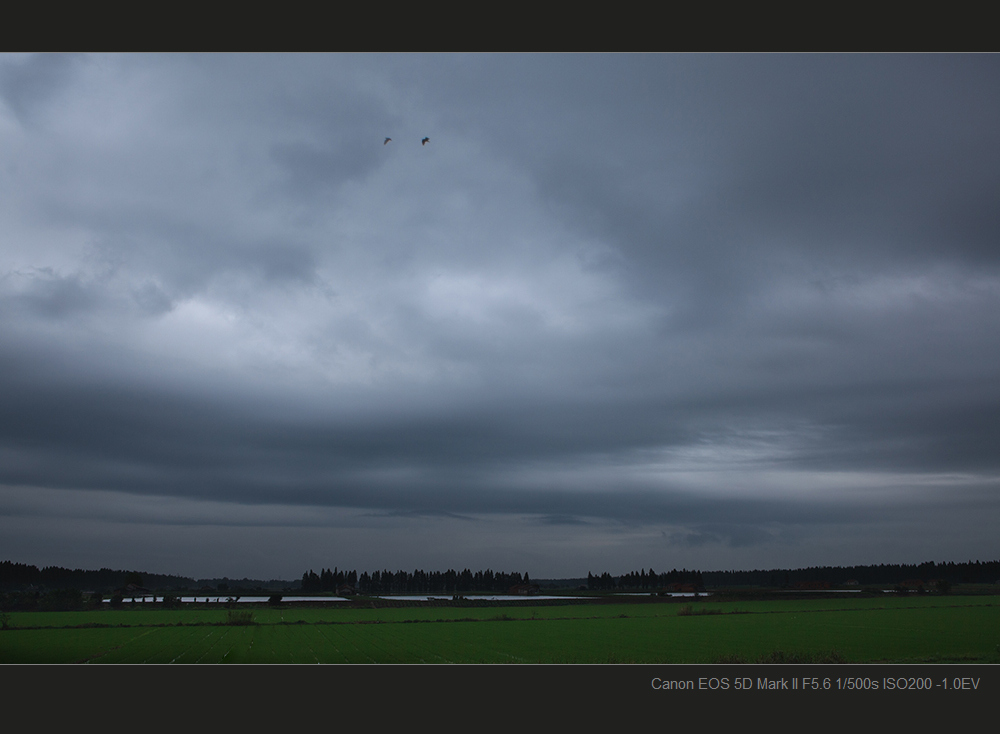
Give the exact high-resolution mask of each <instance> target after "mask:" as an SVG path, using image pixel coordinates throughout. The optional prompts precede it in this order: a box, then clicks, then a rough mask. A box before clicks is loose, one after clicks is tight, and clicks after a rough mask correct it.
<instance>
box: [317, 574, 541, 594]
mask: <svg viewBox="0 0 1000 734" xmlns="http://www.w3.org/2000/svg"><path fill="white" fill-rule="evenodd" d="M530 584H531V579H530V578H529V577H528V574H527V573H525V574H524V575H521V574H519V573H517V572H514V573H495V572H493V571H491V570H490V569H486V570H485V571H476V572H475V573H473V572H472V571H470V570H469V569H465V570H464V571H461V572H459V571H455V570H453V569H449V570H448V571H431V572H430V573H428V572H427V571H421V570H419V569H418V570H416V571H414V572H413V573H410V572H408V571H396V572H395V573H393V572H392V571H389V570H385V571H375V572H373V573H368V572H367V571H366V572H364V573H362V574H361V575H360V576H358V573H357V571H347V572H345V571H340V570H338V569H337V568H333V569H322V571H321V573H319V574H316V573H315V572H314V571H312V570H309V571H307V572H306V573H304V574H302V586H301V588H302V591H303V592H306V593H308V592H322V591H337V590H338V589H340V588H341V587H343V586H350V587H351V588H352V589H353V590H355V591H357V593H359V594H456V593H467V592H482V593H494V594H495V593H507V592H508V591H509V590H510V588H511V587H512V586H525V585H530Z"/></svg>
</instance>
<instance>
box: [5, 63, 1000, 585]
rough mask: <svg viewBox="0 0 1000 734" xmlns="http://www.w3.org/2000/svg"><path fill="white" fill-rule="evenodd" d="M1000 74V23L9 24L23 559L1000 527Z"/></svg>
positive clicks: (595, 553) (934, 552)
mask: <svg viewBox="0 0 1000 734" xmlns="http://www.w3.org/2000/svg"><path fill="white" fill-rule="evenodd" d="M998 80H1000V61H998V60H997V58H996V57H993V56H987V55H968V56H965V55H954V56H953V55H933V56H920V55H884V56H883V55H872V56H864V55H851V56H835V55H807V56H799V55H778V56H767V55H752V56H734V55H721V56H712V55H677V56H674V55H623V56H616V55H610V56H609V55H596V56H588V55H571V56H560V55H539V56H535V55H523V56H522V55H503V56H486V55H482V56H481V55H471V56H452V55H429V56H412V55H389V56H377V55H363V56H347V55H290V56H284V55H263V56H255V55H194V56H186V55H167V56H158V55H124V56H117V55H108V56H103V55H98V56H90V55H83V56H79V55H72V56H64V55H53V54H41V55H25V56H11V57H6V58H3V59H2V60H0V225H2V226H0V528H2V531H0V557H9V558H11V559H12V560H17V561H21V562H32V563H39V564H59V565H73V566H76V565H92V566H115V565H129V566H133V567H147V568H149V570H154V571H165V572H177V573H188V574H193V575H205V576H207V575H222V574H226V575H230V576H244V575H250V576H258V577H273V576H286V577H291V576H298V575H299V574H301V572H302V570H304V569H305V568H306V567H309V566H312V567H319V566H333V565H338V566H340V567H344V566H355V567H357V568H358V569H359V570H360V569H363V568H375V567H391V568H395V567H405V568H413V567H425V568H432V567H435V568H436V567H443V566H446V565H453V566H462V567H465V566H477V567H478V566H481V567H487V566H490V567H493V568H498V567H503V566H510V567H517V568H522V567H523V569H524V570H527V571H529V572H530V573H531V574H532V575H533V576H536V577H538V576H546V575H582V574H585V573H587V571H594V572H601V571H604V570H609V571H612V572H623V571H627V570H632V569H634V568H638V567H640V566H642V567H649V566H650V565H652V566H654V567H655V568H663V567H672V566H678V567H680V566H682V565H683V566H687V567H699V568H705V569H709V568H731V567H745V566H765V565H784V566H796V565H804V564H837V563H878V562H920V561H923V560H931V559H933V560H949V559H954V560H967V559H968V558H977V557H981V558H986V557H989V558H993V557H995V556H996V550H997V549H996V544H995V540H994V538H995V529H994V528H995V525H996V521H997V519H998V518H1000V496H998V494H997V489H998V482H997V478H998V476H1000V460H998V458H997V453H996V451H995V450H994V447H995V446H996V445H997V440H998V438H1000V435H998V431H1000V429H998V425H1000V424H998V422H997V416H998V408H1000V382H998V379H997V378H998V372H997V365H998V364H1000V339H998V338H997V334H996V314H997V313H1000V271H998V267H997V266H998V262H997V252H998V247H997V245H998V244H1000V240H998V237H1000V218H998V214H997V212H998V209H997V201H1000V173H998V172H1000V141H998V139H997V136H996V134H995V131H996V130H997V129H998V128H1000V93H998V89H1000V86H998V84H997V82H998ZM385 137H391V138H392V141H391V142H390V143H388V144H385V145H384V144H383V140H384V138H385ZM423 137H429V138H430V141H429V143H428V144H427V145H421V144H420V140H421V139H422V138H423Z"/></svg>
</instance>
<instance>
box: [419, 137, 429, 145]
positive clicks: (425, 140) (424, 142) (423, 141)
mask: <svg viewBox="0 0 1000 734" xmlns="http://www.w3.org/2000/svg"><path fill="white" fill-rule="evenodd" d="M428 140H430V138H424V139H423V140H421V141H420V144H421V145H427V141H428Z"/></svg>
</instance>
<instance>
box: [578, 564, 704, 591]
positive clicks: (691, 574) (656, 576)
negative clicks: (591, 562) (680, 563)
mask: <svg viewBox="0 0 1000 734" xmlns="http://www.w3.org/2000/svg"><path fill="white" fill-rule="evenodd" d="M675 585H677V586H684V587H688V586H690V587H694V588H695V589H701V588H703V587H704V583H703V581H702V573H701V571H688V570H687V569H686V568H685V569H683V570H681V571H678V570H677V569H676V568H675V569H673V570H672V571H667V572H666V573H657V572H656V571H654V570H653V569H652V568H650V569H649V571H646V569H642V570H641V571H633V572H632V573H627V574H624V575H622V576H612V575H611V574H609V573H608V572H607V571H605V572H604V573H602V574H601V575H600V576H595V575H594V574H592V573H588V574H587V588H588V589H593V590H596V591H613V590H643V591H646V590H655V589H664V588H669V587H672V586H675Z"/></svg>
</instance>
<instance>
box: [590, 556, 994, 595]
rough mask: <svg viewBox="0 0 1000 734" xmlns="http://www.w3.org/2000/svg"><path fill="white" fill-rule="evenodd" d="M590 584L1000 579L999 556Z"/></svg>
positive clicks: (636, 577) (635, 576)
mask: <svg viewBox="0 0 1000 734" xmlns="http://www.w3.org/2000/svg"><path fill="white" fill-rule="evenodd" d="M587 581H588V586H589V587H590V588H591V589H607V590H612V589H616V590H628V589H657V588H665V587H670V586H673V585H675V584H679V585H682V586H684V585H693V586H695V587H696V588H704V587H709V588H719V587H724V586H759V587H771V588H775V587H777V588H786V587H795V586H796V585H806V584H829V585H831V586H841V585H844V584H847V583H848V582H857V583H858V585H859V586H869V585H878V584H904V583H906V582H910V581H922V582H924V583H929V582H932V581H946V582H948V583H949V584H993V583H997V582H998V581H1000V561H987V562H985V563H981V562H979V561H969V562H968V563H934V562H933V561H928V562H927V563H920V564H906V563H897V564H886V563H880V564H879V565H877V566H813V567H810V568H797V569H794V570H791V569H771V570H769V571H704V572H701V571H687V570H683V571H678V570H676V569H674V570H673V571H669V572H668V573H656V571H654V570H653V569H652V568H651V569H649V570H648V571H645V570H643V571H633V572H632V573H630V574H624V575H622V576H611V575H610V574H608V573H603V574H601V575H600V576H594V575H593V574H588V576H587Z"/></svg>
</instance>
